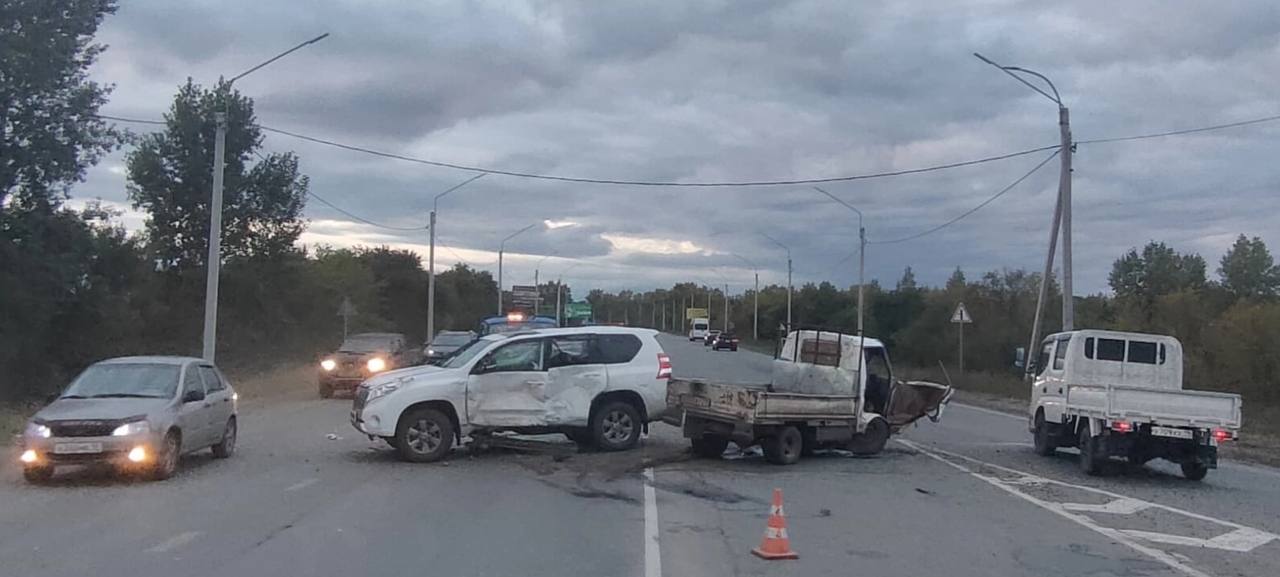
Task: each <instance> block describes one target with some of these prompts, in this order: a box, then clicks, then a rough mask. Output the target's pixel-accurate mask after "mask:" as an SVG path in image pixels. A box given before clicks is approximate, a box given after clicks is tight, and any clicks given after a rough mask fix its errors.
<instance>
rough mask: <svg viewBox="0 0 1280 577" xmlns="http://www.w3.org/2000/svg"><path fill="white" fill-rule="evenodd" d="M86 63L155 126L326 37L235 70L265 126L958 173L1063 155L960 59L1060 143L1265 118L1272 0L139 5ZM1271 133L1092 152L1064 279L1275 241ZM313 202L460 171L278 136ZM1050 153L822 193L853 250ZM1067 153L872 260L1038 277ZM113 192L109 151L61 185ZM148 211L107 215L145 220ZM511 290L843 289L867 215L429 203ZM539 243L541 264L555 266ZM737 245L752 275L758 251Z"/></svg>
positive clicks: (475, 161) (456, 243) (561, 200)
mask: <svg viewBox="0 0 1280 577" xmlns="http://www.w3.org/2000/svg"><path fill="white" fill-rule="evenodd" d="M123 4H124V5H123V6H122V7H121V8H120V10H119V12H118V13H117V14H116V15H115V16H113V17H110V18H108V20H107V21H106V23H105V25H104V27H103V29H102V30H101V33H100V36H99V40H100V41H102V42H105V43H106V44H108V45H109V46H110V48H109V50H108V51H107V52H106V53H105V54H104V55H103V57H102V59H101V62H100V63H99V65H98V66H97V67H96V69H95V71H94V74H95V76H96V78H98V79H99V80H102V81H105V82H110V83H114V84H115V85H116V89H115V92H114V94H113V95H112V97H111V101H110V103H109V104H108V106H107V107H106V108H105V109H104V112H106V113H111V114H117V115H121V116H130V117H142V118H159V117H160V116H161V115H162V114H163V113H164V111H165V110H166V109H167V108H168V106H169V104H170V101H171V99H172V95H173V93H174V91H175V90H176V88H177V86H178V85H179V84H181V83H182V82H183V81H184V80H185V79H186V78H187V77H188V76H190V77H193V78H194V79H196V81H197V82H201V83H204V84H212V83H213V82H214V81H215V80H216V79H217V78H218V77H219V76H220V75H226V76H231V75H234V74H237V73H239V72H241V71H243V70H244V69H246V68H248V67H251V66H253V65H254V64H256V63H258V62H260V61H262V60H264V59H266V58H268V57H270V56H272V55H274V54H276V53H278V52H280V51H281V50H283V49H285V48H288V47H289V46H291V45H293V44H296V43H297V42H300V41H302V40H305V39H307V38H311V37H314V36H316V35H318V34H320V33H323V32H329V33H331V36H330V37H329V38H328V39H326V40H324V41H323V42H321V43H319V44H316V45H314V46H310V47H308V48H306V49H304V50H302V51H300V52H297V53H295V54H293V55H291V56H289V57H288V58H286V59H284V60H281V61H279V62H277V63H276V64H274V65H272V66H271V67H269V68H266V69H263V70H261V71H258V72H256V73H254V74H253V75H252V76H249V77H246V78H245V79H243V80H241V81H239V82H238V83H237V87H238V88H239V89H240V90H241V91H242V92H244V93H245V94H247V95H249V96H250V97H252V98H254V99H255V102H256V107H257V113H258V118H259V121H260V122H262V123H263V124H264V125H268V126H271V127H275V128H281V129H286V130H290V131H294V132H298V133H303V134H306V135H311V136H316V137H321V138H326V139H332V140H336V141H341V142H344V143H349V144H354V145H359V146H364V147H368V148H373V149H378V150H382V151H387V152H393V153H397V154H403V155H408V156H413V157H418V158H426V159H431V160H437V161H444V162H451V163H458V164H465V165H475V166H481V167H485V168H493V169H500V170H509V171H522V172H532V173H542V174H554V175H564V176H574V177H586V178H600V179H617V180H644V181H663V182H706V181H734V182H741V181H752V180H791V179H809V178H827V177H839V176H846V175H854V174H864V173H874V172H883V171H895V170H904V169H911V168H916V167H923V166H929V165H935V164H948V163H953V162H959V161H965V160H970V159H975V158H982V157H987V156H993V155H999V154H1003V153H1007V152H1012V151H1018V150H1023V149H1028V148H1034V147H1038V146H1043V145H1052V144H1056V143H1057V142H1058V126H1057V114H1056V110H1055V105H1054V104H1053V103H1051V102H1049V101H1048V100H1046V99H1045V98H1043V97H1041V96H1040V95H1038V94H1036V93H1034V92H1032V91H1031V90H1030V89H1028V88H1026V87H1024V86H1022V85H1020V84H1018V83H1017V82H1015V81H1013V80H1012V79H1010V78H1008V77H1007V76H1005V75H1003V74H1001V73H1000V72H999V71H997V70H995V69H993V68H991V67H990V66H988V65H986V64H983V63H982V62H980V61H978V60H977V59H975V58H974V57H973V56H972V55H971V53H973V52H975V51H976V52H981V53H983V54H985V55H986V56H988V57H990V58H992V59H995V60H997V61H1000V62H1001V63H1002V64H1008V65H1019V66H1023V67H1026V68H1031V69H1034V70H1036V71H1039V72H1041V73H1043V74H1045V75H1047V76H1048V77H1049V78H1051V79H1052V80H1053V81H1054V83H1055V84H1056V85H1057V87H1058V89H1059V90H1060V91H1061V93H1062V97H1063V100H1064V101H1065V102H1066V104H1067V105H1068V106H1070V107H1071V111H1072V125H1073V130H1074V133H1075V138H1076V140H1089V139H1096V138H1106V137H1112V136H1123V135H1131V134H1142V133H1150V132H1159V131H1164V130H1171V129H1180V128H1189V127H1195V126H1202V125H1210V124H1219V123H1228V122H1234V121H1239V120H1245V119H1250V118H1257V117H1264V116H1269V115H1274V114H1277V113H1280V104H1278V103H1277V102H1276V95H1277V94H1280V75H1277V74H1276V73H1275V71H1276V69H1277V63H1278V61H1280V4H1277V3H1276V2H1274V1H1273V0H1262V1H1256V2H1245V1H1240V2H1229V3H1204V2H1196V1H1188V2H1170V1H1167V0H1150V1H1131V2H1123V3H1115V2H1059V3H1053V4H1049V3H1042V2H1012V1H998V0H992V1H965V2H961V1H954V2H947V3H944V4H942V5H943V6H945V7H946V8H945V9H939V6H940V4H939V3H937V2H923V1H920V2H908V1H895V2H884V3H872V2H856V3H855V2H845V1H839V0H833V1H802V2H764V1H754V0H751V1H746V0H744V1H718V2H717V1H697V2H676V1H662V2H624V1H609V2H599V1H595V0H584V1H581V2H573V1H564V2H553V1H528V2H518V1H503V2H429V1H422V0H402V1H392V0H384V1H376V2H375V1H356V0H347V1H320V0H310V1H308V2H305V3H302V2H295V3H290V4H289V5H285V3H282V2H261V1H245V0H222V1H205V0H200V1H195V0H191V1H184V2H172V1H169V0H131V1H129V2H125V3H123ZM1278 142H1280V123H1267V124H1260V125H1254V126H1250V127H1246V128H1239V129H1233V130H1227V131H1219V132H1212V133H1205V134H1199V135H1193V136H1183V137H1170V138H1161V139H1151V140H1141V141H1136V142H1127V143H1114V144H1081V145H1080V147H1079V150H1078V152H1077V154H1076V156H1075V180H1074V183H1075V184H1074V191H1075V203H1074V208H1075V210H1074V215H1075V216H1074V221H1075V228H1074V230H1075V271H1076V272H1075V274H1076V281H1075V282H1076V289H1077V292H1078V293H1081V294H1084V293H1091V292H1099V291H1105V290H1107V287H1106V274H1107V271H1108V270H1109V268H1110V264H1111V261H1112V260H1113V259H1114V258H1116V257H1117V256H1119V255H1120V254H1121V253H1122V252H1123V251H1125V250H1126V249H1128V248H1129V247H1132V246H1135V245H1141V244H1143V243H1145V242H1147V241H1148V240H1151V239H1156V240H1163V241H1165V242H1168V243H1169V244H1171V245H1172V246H1174V247H1176V248H1178V249H1179V250H1187V251H1195V252H1199V253H1201V254H1203V255H1204V256H1205V257H1206V258H1207V259H1208V260H1209V261H1210V262H1211V263H1212V264H1213V265H1214V266H1213V267H1211V268H1216V262H1217V259H1218V258H1219V257H1220V256H1221V254H1222V252H1223V251H1224V250H1225V248H1226V247H1227V246H1229V245H1230V243H1231V242H1232V240H1233V239H1234V237H1235V236H1236V235H1237V234H1239V233H1246V234H1249V235H1251V236H1252V235H1259V236H1262V237H1263V238H1264V239H1265V240H1267V241H1268V242H1269V244H1270V245H1271V246H1272V248H1273V249H1280V225H1277V222H1280V219H1277V217H1276V215H1277V214H1278V213H1280V194H1278V193H1280V175H1278V174H1277V173H1276V169H1275V167H1276V166H1277V164H1276V160H1275V157H1276V153H1277V152H1278V151H1280V146H1278ZM266 148H267V149H269V150H273V151H294V152H296V153H298V154H299V155H300V156H301V158H302V168H303V170H304V171H305V172H306V173H307V174H308V175H309V176H310V177H311V187H312V191H313V192H315V193H316V194H318V195H319V196H321V197H323V198H325V199H326V200H329V201H330V202H332V203H334V204H336V205H337V206H340V207H342V208H344V209H346V210H348V211H350V212H352V213H355V214H358V215H359V216H361V217H364V218H366V219H368V220H372V221H375V222H379V223H384V224H388V225H393V226H398V227H414V226H422V225H425V223H426V219H427V213H428V212H429V210H430V208H431V199H432V197H433V196H434V195H435V194H437V193H439V192H440V191H443V190H445V189H447V188H448V187H450V186H452V185H454V184H456V183H458V182H461V181H463V180H465V179H467V178H470V177H471V176H473V174H472V173H468V172H465V171H459V170H453V169H446V168H436V167H431V166H423V165H419V164H412V163H406V162H403V161H396V160H389V159H383V158H377V157H372V156H367V155H362V154H358V153H353V152H349V151H344V150H339V149H334V148H330V147H325V146H322V145H317V144H313V143H308V142H305V141H300V140H296V139H291V138H288V137H285V136H279V135H269V136H268V138H267V140H266ZM1047 154H1049V153H1047V152H1044V153H1036V154H1031V155H1026V156H1021V157H1018V158H1014V159H1010V160H1006V161H1001V162H993V163H986V164H981V165H976V166H969V167H965V168H958V169H955V170H947V171H941V172H933V173H928V174H920V175H911V176H904V177H899V178H887V179H878V180H859V181H852V182H844V183H832V184H828V185H824V188H826V189H827V190H828V191H830V192H832V193H834V194H836V195H838V196H840V197H841V198H843V199H844V200H846V201H847V202H849V203H851V204H853V205H854V206H857V207H858V208H860V209H861V210H862V211H863V212H864V214H865V215H866V228H867V236H868V239H869V240H871V241H872V242H876V241H886V240H892V239H896V238H901V237H904V236H909V235H912V234H914V233H917V232H920V231H923V230H927V229H929V228H932V227H934V226H937V225H939V224H941V223H943V222H946V221H948V220H949V219H951V218H954V217H955V216H957V215H959V214H961V213H963V212H965V211H967V210H969V209H970V208H972V207H973V206H975V205H977V204H978V203H980V202H982V201H983V200H985V199H987V198H988V197H990V196H991V195H992V194H994V193H996V192H998V191H999V190H1000V189H1002V188H1004V187H1005V186H1006V185H1008V184H1009V183H1010V182H1012V181H1014V180H1015V179H1017V178H1018V177H1020V176H1022V175H1023V174H1024V173H1026V172H1027V171H1028V170H1031V168H1032V167H1033V166H1035V165H1036V164H1038V163H1039V162H1041V160H1043V159H1044V158H1045V156H1047ZM1057 179H1058V163H1057V161H1056V160H1054V161H1050V162H1049V163H1048V164H1046V165H1045V166H1044V168H1042V169H1041V170H1039V171H1038V172H1036V173H1035V174H1033V175H1032V176H1031V177H1030V178H1028V179H1027V180H1026V181H1024V182H1023V183H1022V184H1021V185H1020V186H1018V187H1016V188H1014V189H1013V190H1011V191H1010V192H1009V193H1008V194H1006V195H1005V196H1003V197H1001V198H1000V199H999V200H997V201H995V202H993V203H992V204H990V205H989V206H987V207H986V208H984V209H983V210H981V211H979V212H977V213H975V214H973V215H972V216H969V217H968V218H966V219H964V220H961V221H959V222H957V223H956V224H954V225H952V226H950V227H948V228H945V229H943V230H941V231H939V232H937V233H934V234H931V235H928V236H924V237H922V238H920V239H917V240H914V241H910V242H903V243H897V244H885V245H872V246H871V247H870V249H869V252H868V256H867V276H868V278H877V279H880V281H881V282H882V283H884V284H888V285H892V284H893V283H894V282H895V281H896V279H897V278H898V277H899V276H900V274H901V272H902V269H903V267H905V266H907V265H910V266H912V267H913V268H914V269H915V271H916V274H917V278H918V279H919V280H920V281H922V282H925V283H929V284H938V283H941V282H943V281H944V280H945V278H946V276H947V275H948V274H949V273H950V271H951V270H952V269H954V268H955V267H956V266H960V267H962V268H963V269H964V270H966V271H968V272H969V273H970V276H971V278H973V277H975V276H976V275H977V273H979V272H981V271H985V270H990V269H995V268H1001V267H1008V268H1029V269H1036V268H1039V267H1041V266H1043V264H1042V259H1043V254H1044V251H1045V248H1046V245H1047V240H1048V239H1047V226H1048V225H1049V221H1050V219H1051V211H1052V207H1053V201H1054V195H1055V192H1056V187H1057ZM72 194H73V197H75V198H76V199H77V201H78V202H82V201H83V200H84V199H89V198H95V197H96V198H101V199H103V200H104V201H106V202H108V203H113V202H114V203H120V206H121V207H122V208H126V207H127V206H128V205H127V198H126V195H125V176H124V169H123V154H117V155H115V156H112V157H110V158H108V159H107V160H105V161H104V162H103V163H102V164H101V165H100V166H98V167H96V168H94V169H93V170H91V172H90V175H89V178H88V181H87V182H86V183H84V184H83V185H80V186H79V187H77V188H76V189H75V190H73V191H72ZM306 213H307V217H308V219H309V220H310V224H309V227H308V231H307V233H306V234H305V235H304V236H303V241H304V242H306V243H308V244H315V243H327V244H334V245H354V244H365V245H380V244H387V245H392V246H400V247H408V248H413V249H415V250H419V249H420V250H421V251H422V253H423V255H424V260H425V254H426V248H425V247H426V244H427V235H426V233H425V232H400V231H392V230H386V229H380V228H377V227H374V226H369V225H366V224H362V223H358V222H356V221H353V220H352V219H350V218H348V217H347V216H344V215H342V214H341V213H339V212H337V211H334V210H332V209H330V208H329V207H326V206H324V205H323V204H321V203H320V202H317V201H314V200H311V201H309V203H308V207H307V211H306ZM141 219H142V216H141V215H138V214H136V213H126V215H125V222H126V224H128V225H129V226H132V227H137V226H140V224H141ZM534 223H537V224H536V226H535V227H534V228H533V229H531V230H530V231H529V232H527V233H524V234H522V235H520V236H518V237H516V238H515V239H513V240H511V241H510V242H509V243H508V245H507V249H508V251H507V261H506V262H507V267H506V280H507V283H506V284H507V285H510V284H511V283H512V282H513V281H514V282H518V283H522V284H525V283H529V282H532V277H533V270H534V267H535V265H536V264H537V263H539V262H541V263H542V264H541V271H542V275H543V278H544V279H545V278H548V277H555V276H558V275H561V274H563V275H564V278H565V280H566V282H569V283H570V284H571V285H573V287H574V289H575V291H577V292H579V293H581V292H584V291H585V290H586V289H587V288H590V287H603V288H608V289H618V288H635V289H647V288H653V287H655V286H667V285H669V284H670V283H672V282H675V281H677V280H686V279H695V280H700V281H703V282H708V283H716V284H722V283H724V282H725V280H726V279H727V280H728V282H729V283H730V286H731V290H732V291H733V292H739V291H740V290H742V289H743V288H747V287H748V286H749V285H750V283H751V266H756V267H758V268H759V270H760V277H761V282H762V283H769V282H778V283H781V282H785V278H786V277H785V275H786V256H785V253H784V252H783V251H782V250H781V249H780V248H778V247H777V246H776V245H774V244H773V243H772V242H770V241H769V240H768V239H766V238H764V237H763V236H761V235H760V234H758V233H760V232H764V233H768V234H769V235H771V236H773V237H774V238H776V239H777V240H779V241H781V242H782V243H783V244H785V245H787V246H789V247H790V248H791V252H792V255H793V257H794V261H795V275H796V280H797V284H799V282H801V281H809V280H824V279H825V280H831V281H833V282H836V283H837V284H840V285H850V284H852V283H854V282H855V281H856V270H857V269H856V265H857V260H856V258H847V257H848V255H849V254H851V253H852V252H853V251H854V250H855V249H856V243H857V217H856V215H855V214H853V213H852V212H850V211H848V210H847V209H845V208H843V207H841V206H839V205H837V204H835V203H834V202H832V201H830V200H829V199H827V198H826V197H824V196H822V195H821V194H819V193H818V192H816V191H814V190H812V189H810V188H808V187H805V186H776V187H725V188H656V187H640V186H627V185H622V186H619V185H599V184H579V183H565V182H553V181H541V180H529V179H521V178H515V177H508V176H499V175H489V176H486V177H484V178H481V179H480V180H478V181H476V182H475V183H473V184H471V185H469V186H467V187H465V188H462V189H459V190H458V191H457V192H454V193H452V194H450V195H449V196H447V197H445V198H444V199H443V200H441V205H440V221H439V239H440V245H442V246H441V248H439V250H438V251H437V263H438V265H441V266H448V265H450V264H452V263H454V262H458V261H459V260H464V261H466V262H468V263H470V264H473V265H476V266H479V267H482V268H495V267H496V265H495V261H496V258H497V255H496V250H497V247H498V244H499V242H500V241H501V239H502V238H503V237H504V236H506V235H508V234H510V233H512V232H515V231H517V230H519V229H521V228H522V227H525V226H528V225H530V224H534ZM548 256H549V258H545V259H544V257H548ZM743 259H745V261H749V262H751V263H753V265H748V264H747V263H746V262H744V260H743Z"/></svg>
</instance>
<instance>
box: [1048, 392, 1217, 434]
mask: <svg viewBox="0 0 1280 577" xmlns="http://www.w3.org/2000/svg"><path fill="white" fill-rule="evenodd" d="M1240 405H1241V401H1240V395H1234V394H1230V393H1214V392H1206V391H1176V390H1170V389H1160V388H1149V387H1135V386H1114V385H1069V386H1067V388H1066V398H1065V399H1064V407H1063V409H1064V411H1065V412H1066V413H1067V414H1069V415H1073V416H1087V417H1094V418H1099V419H1106V420H1108V421H1114V420H1127V421H1134V422H1139V423H1146V422H1149V423H1153V424H1157V425H1165V426H1171V427H1196V428H1211V427H1217V428H1223V429H1230V430H1238V429H1239V428H1240Z"/></svg>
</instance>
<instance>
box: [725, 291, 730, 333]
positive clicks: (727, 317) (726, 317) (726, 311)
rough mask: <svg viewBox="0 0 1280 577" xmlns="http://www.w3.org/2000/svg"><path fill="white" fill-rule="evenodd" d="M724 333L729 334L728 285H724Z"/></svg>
mask: <svg viewBox="0 0 1280 577" xmlns="http://www.w3.org/2000/svg"><path fill="white" fill-rule="evenodd" d="M724 332H726V333H727V332H729V283H724Z"/></svg>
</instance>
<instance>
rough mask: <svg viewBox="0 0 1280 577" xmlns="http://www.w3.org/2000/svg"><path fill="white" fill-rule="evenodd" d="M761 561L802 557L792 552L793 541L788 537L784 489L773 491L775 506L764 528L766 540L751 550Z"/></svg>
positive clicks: (771, 509) (770, 511)
mask: <svg viewBox="0 0 1280 577" xmlns="http://www.w3.org/2000/svg"><path fill="white" fill-rule="evenodd" d="M751 552H752V553H755V554H756V556H757V557H760V558H761V559H799V558H800V555H799V554H797V553H796V552H795V551H792V550H791V539H790V538H788V537H787V519H786V516H785V515H783V513H782V489H774V490H773V506H772V507H770V509H769V522H768V524H766V525H765V528H764V540H762V541H760V546H759V547H756V548H755V549H752V550H751Z"/></svg>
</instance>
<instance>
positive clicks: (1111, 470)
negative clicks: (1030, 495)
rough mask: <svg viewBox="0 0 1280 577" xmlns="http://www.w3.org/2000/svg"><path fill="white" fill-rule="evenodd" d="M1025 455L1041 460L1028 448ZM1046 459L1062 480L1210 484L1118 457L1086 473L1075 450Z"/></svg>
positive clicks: (1167, 485) (1160, 485) (1152, 484)
mask: <svg viewBox="0 0 1280 577" xmlns="http://www.w3.org/2000/svg"><path fill="white" fill-rule="evenodd" d="M1026 454H1027V455H1028V456H1031V457H1034V458H1035V459H1043V458H1042V457H1037V456H1034V455H1035V454H1034V453H1033V452H1031V450H1030V449H1028V450H1027V451H1026ZM1046 461H1047V462H1049V463H1052V464H1053V465H1052V466H1053V467H1054V473H1061V475H1055V477H1056V478H1057V480H1060V481H1065V482H1076V481H1079V480H1083V479H1089V478H1092V479H1103V480H1123V481H1125V482H1126V483H1129V484H1131V485H1132V486H1137V487H1144V486H1149V487H1162V488H1167V487H1169V485H1170V483H1176V484H1177V486H1178V487H1184V488H1192V487H1205V488H1208V487H1210V486H1211V483H1209V482H1208V480H1206V481H1205V482H1196V481H1190V480H1188V479H1186V478H1185V477H1183V476H1182V475H1181V474H1179V473H1176V472H1170V471H1164V470H1161V469H1159V468H1156V467H1158V466H1160V465H1157V466H1153V465H1152V464H1143V465H1135V464H1133V463H1129V462H1127V461H1122V460H1119V459H1108V460H1105V461H1103V462H1102V463H1100V465H1101V471H1099V472H1098V474H1097V475H1093V476H1088V475H1086V474H1085V473H1084V472H1082V471H1081V470H1080V465H1079V463H1080V455H1079V454H1078V453H1075V452H1070V453H1068V452H1058V453H1056V454H1054V455H1053V456H1052V457H1049V458H1048V459H1046ZM1167 465H1168V466H1173V467H1177V465H1175V464H1172V463H1167ZM1028 472H1031V471H1028ZM1072 476H1075V478H1074V479H1073V478H1072ZM1210 478H1211V477H1210Z"/></svg>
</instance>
